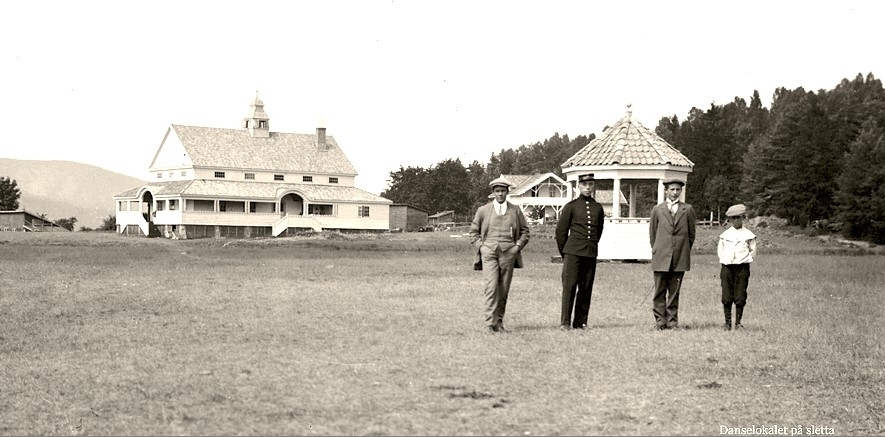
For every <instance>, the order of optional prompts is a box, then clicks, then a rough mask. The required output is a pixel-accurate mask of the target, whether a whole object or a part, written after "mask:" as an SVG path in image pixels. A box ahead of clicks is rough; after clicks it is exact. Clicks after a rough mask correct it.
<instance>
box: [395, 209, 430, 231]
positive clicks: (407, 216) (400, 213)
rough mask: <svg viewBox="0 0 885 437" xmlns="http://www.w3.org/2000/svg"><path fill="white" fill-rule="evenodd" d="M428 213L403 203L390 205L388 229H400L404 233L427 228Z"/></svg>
mask: <svg viewBox="0 0 885 437" xmlns="http://www.w3.org/2000/svg"><path fill="white" fill-rule="evenodd" d="M429 214H430V213H429V212H428V211H426V210H423V209H421V208H418V207H415V206H412V205H407V204H405V203H394V204H392V205H390V229H391V230H393V229H402V230H404V231H406V232H412V231H418V230H421V229H422V228H424V227H426V226H427V216H428V215H429Z"/></svg>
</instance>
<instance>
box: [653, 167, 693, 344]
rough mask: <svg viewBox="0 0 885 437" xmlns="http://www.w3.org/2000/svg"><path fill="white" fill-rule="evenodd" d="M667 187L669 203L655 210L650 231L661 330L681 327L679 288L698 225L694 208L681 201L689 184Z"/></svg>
mask: <svg viewBox="0 0 885 437" xmlns="http://www.w3.org/2000/svg"><path fill="white" fill-rule="evenodd" d="M663 184H664V193H665V197H666V201H665V202H663V203H661V204H660V205H658V206H655V207H654V208H652V211H651V221H650V223H649V231H648V232H649V240H650V243H651V254H652V255H651V268H652V270H653V271H654V278H655V294H654V303H653V307H652V311H653V312H654V316H655V328H656V329H660V330H664V329H673V328H676V327H678V326H679V318H678V311H679V289H680V287H681V286H682V279H683V277H684V276H685V272H687V271H689V270H690V269H691V247H692V246H693V245H694V237H695V222H696V220H695V214H694V209H692V207H691V205H689V204H687V203H685V202H680V201H679V196H680V195H681V194H682V188H683V187H684V186H685V181H682V180H679V179H667V180H665V181H664V182H663Z"/></svg>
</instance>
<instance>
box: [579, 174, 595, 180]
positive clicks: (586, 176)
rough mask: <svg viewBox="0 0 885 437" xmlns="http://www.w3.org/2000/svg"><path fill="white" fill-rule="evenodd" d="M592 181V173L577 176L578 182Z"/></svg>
mask: <svg viewBox="0 0 885 437" xmlns="http://www.w3.org/2000/svg"><path fill="white" fill-rule="evenodd" d="M593 180H594V179H593V173H587V174H582V175H580V176H578V182H593Z"/></svg>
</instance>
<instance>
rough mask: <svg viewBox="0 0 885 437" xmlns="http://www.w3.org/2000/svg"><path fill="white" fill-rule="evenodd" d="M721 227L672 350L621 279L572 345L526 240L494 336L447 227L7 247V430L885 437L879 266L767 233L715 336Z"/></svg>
mask: <svg viewBox="0 0 885 437" xmlns="http://www.w3.org/2000/svg"><path fill="white" fill-rule="evenodd" d="M716 232H718V230H715V231H714V230H704V231H702V232H701V235H700V236H699V237H698V244H696V249H697V250H696V253H695V254H694V257H693V261H694V264H693V267H692V270H691V272H689V273H688V274H687V275H686V281H685V285H684V286H683V291H682V302H681V309H680V322H681V325H682V326H683V328H681V329H679V330H676V331H665V332H658V331H654V330H653V329H652V327H653V317H652V313H651V308H650V307H651V302H650V299H649V298H648V297H647V296H648V291H649V287H650V286H651V282H652V275H651V272H650V271H649V265H648V264H629V263H623V264H616V263H603V264H600V265H599V268H598V274H597V281H596V288H595V291H594V296H593V303H592V307H591V313H590V329H589V330H587V331H583V332H581V331H574V332H560V331H559V330H558V318H559V294H560V286H559V275H560V269H561V265H560V264H554V263H551V262H550V257H551V256H552V255H556V251H555V245H554V243H553V242H552V240H550V239H545V238H536V239H534V240H533V241H532V242H531V243H530V244H529V246H528V247H527V248H526V252H525V256H526V268H524V269H521V270H517V272H516V274H515V275H514V281H513V287H512V291H511V295H510V301H509V304H508V312H507V317H506V319H505V323H506V324H507V326H508V328H509V329H510V330H511V331H512V332H511V333H509V334H488V333H486V332H484V330H483V329H482V327H483V316H482V301H483V299H482V293H481V282H482V279H481V274H480V273H479V272H474V271H473V270H472V269H471V262H472V252H471V250H470V248H469V247H468V244H467V241H466V239H465V238H463V237H461V236H460V234H457V233H442V232H439V233H428V234H384V235H374V236H351V235H340V234H324V235H321V236H316V237H303V238H298V237H293V238H283V239H266V240H214V239H213V240H193V241H181V240H179V241H170V240H163V239H143V238H126V237H119V236H115V235H109V234H97V233H74V234H64V235H62V234H22V233H8V232H7V233H0V362H2V366H0V434H3V435H10V434H67V435H81V434H118V435H120V434H148V435H159V434H203V435H206V434H208V435H220V434H299V435H303V434H336V435H351V434H375V435H383V434H399V435H403V434H423V435H427V434H433V435H436V434H509V435H517V434H518V435H537V434H548V435H549V434H572V435H586V434H591V435H596V434H630V435H638V434H646V435H660V434H706V435H718V434H720V433H722V432H728V431H729V430H731V432H738V433H740V431H741V430H740V429H739V428H748V427H768V429H769V430H770V431H772V432H773V433H774V434H782V435H791V434H792V435H800V434H811V433H814V432H817V433H834V434H838V435H869V434H882V433H885V407H883V403H882V399H883V398H885V364H883V363H885V350H883V342H882V338H883V335H885V306H883V305H882V299H883V297H885V296H883V286H882V284H883V283H885V256H881V255H871V254H870V253H877V252H871V251H870V250H860V249H857V248H843V247H840V246H836V245H831V244H823V243H821V242H820V241H819V240H815V239H811V238H805V237H801V238H797V237H791V236H789V235H782V234H770V235H768V234H767V235H765V236H761V240H762V241H761V247H762V249H761V253H760V256H759V259H758V261H757V262H756V263H754V265H753V271H752V274H753V276H752V277H751V280H750V290H749V301H748V304H747V307H746V311H745V316H744V326H745V327H746V329H745V330H744V331H740V332H723V331H721V330H720V329H719V327H720V324H721V323H722V320H721V319H722V316H721V305H720V303H719V285H718V284H719V280H718V271H719V270H718V264H717V260H716V257H715V254H714V251H715V246H713V242H714V241H715V234H716ZM772 427H777V428H772ZM751 431H752V430H751ZM757 431H759V432H760V433H761V432H763V431H764V430H763V429H761V428H757Z"/></svg>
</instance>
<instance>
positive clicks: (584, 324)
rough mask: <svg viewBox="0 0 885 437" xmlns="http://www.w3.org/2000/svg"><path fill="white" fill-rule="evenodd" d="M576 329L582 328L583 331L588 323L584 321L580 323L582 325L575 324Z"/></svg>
mask: <svg viewBox="0 0 885 437" xmlns="http://www.w3.org/2000/svg"><path fill="white" fill-rule="evenodd" d="M575 329H580V330H582V331H583V330H585V329H587V324H586V323H583V324H580V325H578V326H575Z"/></svg>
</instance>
